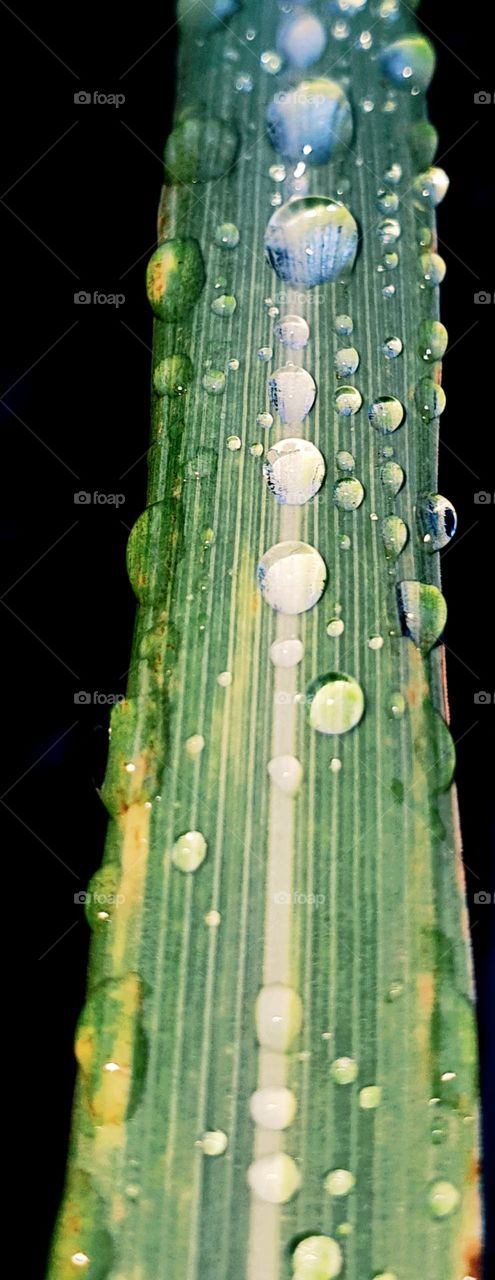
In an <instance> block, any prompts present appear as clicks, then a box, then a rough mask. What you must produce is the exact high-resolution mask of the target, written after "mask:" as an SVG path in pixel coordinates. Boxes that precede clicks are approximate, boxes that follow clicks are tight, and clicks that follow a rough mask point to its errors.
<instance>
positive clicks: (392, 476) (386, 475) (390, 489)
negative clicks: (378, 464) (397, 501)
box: [380, 462, 405, 498]
mask: <svg viewBox="0 0 495 1280" xmlns="http://www.w3.org/2000/svg"><path fill="white" fill-rule="evenodd" d="M380 479H381V482H382V485H383V487H384V489H386V491H387V493H389V494H390V496H391V497H393V498H395V497H396V495H397V494H398V493H399V491H400V489H402V485H403V484H404V480H405V476H404V472H403V470H402V467H401V466H399V463H398V462H384V464H383V467H382V468H381V471H380Z"/></svg>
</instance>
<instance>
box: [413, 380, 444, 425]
mask: <svg viewBox="0 0 495 1280" xmlns="http://www.w3.org/2000/svg"><path fill="white" fill-rule="evenodd" d="M446 403H447V397H446V395H445V391H444V389H443V387H442V386H440V383H439V382H434V381H433V379H432V378H421V381H420V382H419V383H418V386H417V388H416V405H417V408H418V410H419V413H420V415H421V418H422V420H423V422H433V421H434V419H435V418H439V417H440V415H441V414H442V413H443V411H444V409H445V405H446Z"/></svg>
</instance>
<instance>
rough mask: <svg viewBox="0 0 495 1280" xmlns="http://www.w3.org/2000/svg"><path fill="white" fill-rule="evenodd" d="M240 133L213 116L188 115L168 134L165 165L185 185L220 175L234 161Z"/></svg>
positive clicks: (172, 176) (232, 126) (206, 180)
mask: <svg viewBox="0 0 495 1280" xmlns="http://www.w3.org/2000/svg"><path fill="white" fill-rule="evenodd" d="M238 149H239V134H238V132H237V129H236V128H235V127H234V125H233V124H228V123H227V121H226V120H220V119H219V118H217V117H215V116H206V115H205V116H188V117H187V118H186V119H185V120H182V121H180V123H179V124H177V125H176V126H175V128H174V129H173V131H172V133H171V134H170V136H169V138H168V141H167V144H166V147H165V167H166V170H167V172H168V174H169V176H170V177H171V178H172V180H173V181H174V182H183V183H185V184H187V185H189V184H191V183H197V182H209V181H210V180H211V179H212V178H220V177H222V176H223V174H224V173H227V170H228V169H230V168H231V165H232V164H233V163H234V161H235V158H236V156H237V152H238Z"/></svg>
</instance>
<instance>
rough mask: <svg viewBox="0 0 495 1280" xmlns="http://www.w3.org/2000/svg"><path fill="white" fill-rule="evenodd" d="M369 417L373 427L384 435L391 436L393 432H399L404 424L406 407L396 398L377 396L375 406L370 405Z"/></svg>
mask: <svg viewBox="0 0 495 1280" xmlns="http://www.w3.org/2000/svg"><path fill="white" fill-rule="evenodd" d="M368 417H369V420H370V422H371V425H372V427H375V429H376V430H377V431H381V432H382V433H383V435H389V434H391V433H392V431H397V428H398V427H400V425H401V423H402V422H403V420H404V406H403V405H402V404H401V402H400V400H397V399H396V397H395V396H377V399H376V400H374V401H373V404H370V407H369V409H368Z"/></svg>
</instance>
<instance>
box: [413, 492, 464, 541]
mask: <svg viewBox="0 0 495 1280" xmlns="http://www.w3.org/2000/svg"><path fill="white" fill-rule="evenodd" d="M416 514H417V519H418V526H419V531H420V534H421V537H422V539H423V542H424V544H425V546H426V547H427V549H428V550H430V551H441V549H442V547H446V546H447V545H448V543H449V542H450V540H451V538H453V537H454V534H455V531H456V529H457V515H456V511H455V507H453V506H452V503H451V502H449V499H448V498H443V497H442V495H441V493H424V494H421V495H420V496H419V498H418V500H417V506H416Z"/></svg>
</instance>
